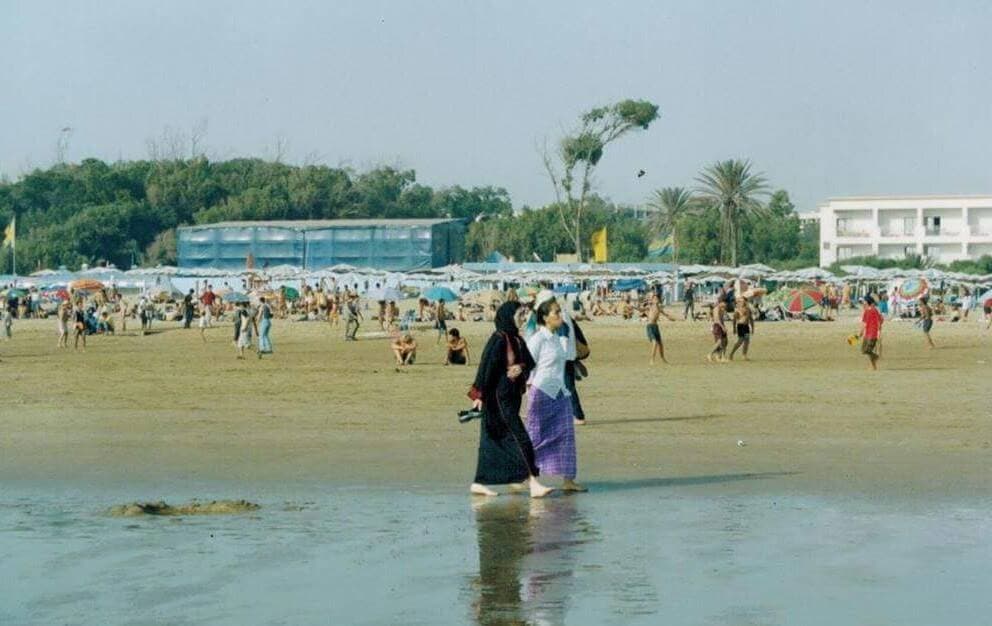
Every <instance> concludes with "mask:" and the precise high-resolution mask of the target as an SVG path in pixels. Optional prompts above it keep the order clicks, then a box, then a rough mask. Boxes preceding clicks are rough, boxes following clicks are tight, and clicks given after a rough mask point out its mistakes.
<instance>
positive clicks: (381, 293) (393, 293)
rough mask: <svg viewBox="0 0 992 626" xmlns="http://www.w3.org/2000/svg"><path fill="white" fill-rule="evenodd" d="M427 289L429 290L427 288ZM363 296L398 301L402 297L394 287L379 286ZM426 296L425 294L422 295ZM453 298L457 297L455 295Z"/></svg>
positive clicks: (383, 300)
mask: <svg viewBox="0 0 992 626" xmlns="http://www.w3.org/2000/svg"><path fill="white" fill-rule="evenodd" d="M428 291H429V290H428ZM448 291H450V289H449V290H448ZM365 297H366V298H368V299H369V300H375V301H377V302H399V301H400V300H402V299H403V292H401V291H400V290H399V289H396V288H395V287H379V288H378V289H369V291H368V293H366V294H365ZM424 297H425V298H427V296H424ZM427 299H428V300H434V299H435V298H427ZM454 299H455V300H457V299H458V297H457V296H456V297H455V298H454Z"/></svg>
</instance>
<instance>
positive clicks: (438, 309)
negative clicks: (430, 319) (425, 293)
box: [434, 300, 448, 343]
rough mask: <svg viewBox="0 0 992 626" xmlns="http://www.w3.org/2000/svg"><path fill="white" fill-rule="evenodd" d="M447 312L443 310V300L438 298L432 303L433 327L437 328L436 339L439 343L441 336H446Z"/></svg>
mask: <svg viewBox="0 0 992 626" xmlns="http://www.w3.org/2000/svg"><path fill="white" fill-rule="evenodd" d="M447 317H448V312H447V311H445V310H444V300H438V301H437V304H436V305H434V327H435V328H437V341H435V342H434V343H441V337H447V336H448V320H447Z"/></svg>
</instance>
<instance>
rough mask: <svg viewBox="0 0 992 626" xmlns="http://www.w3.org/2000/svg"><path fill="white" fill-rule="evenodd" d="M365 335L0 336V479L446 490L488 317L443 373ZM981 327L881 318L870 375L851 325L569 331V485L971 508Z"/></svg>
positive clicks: (985, 343)
mask: <svg viewBox="0 0 992 626" xmlns="http://www.w3.org/2000/svg"><path fill="white" fill-rule="evenodd" d="M134 325H135V326H137V323H136V322H135V324H134ZM373 326H375V327H376V329H377V325H376V324H375V323H374V322H372V323H368V322H367V323H365V324H363V327H362V329H361V330H360V332H359V339H360V340H359V341H357V342H345V341H343V334H344V329H343V326H339V327H336V328H332V327H330V326H329V325H328V324H327V323H326V322H290V321H285V320H276V321H275V325H274V330H273V333H272V336H273V341H274V343H275V349H276V353H275V355H273V356H272V357H271V358H270V357H268V356H267V357H266V358H264V359H262V360H257V359H255V358H254V354H251V356H250V358H249V359H248V360H245V361H239V360H236V359H235V349H234V347H233V346H232V344H231V328H230V324H229V323H220V324H218V325H217V326H216V327H215V328H213V329H209V330H207V332H206V339H207V341H206V342H205V343H204V341H203V340H202V339H201V336H200V333H199V331H198V330H183V329H181V328H179V327H178V324H175V323H169V322H161V323H156V327H155V328H154V332H153V333H152V334H149V335H147V336H139V335H138V333H137V332H134V331H131V330H129V331H128V332H127V333H122V334H120V335H118V336H106V337H104V336H94V337H90V339H89V344H88V347H87V350H86V351H85V352H81V351H80V352H76V351H74V350H72V349H69V350H59V349H57V348H56V345H55V344H56V335H55V322H54V321H53V320H28V321H23V322H17V323H16V325H15V329H14V339H13V341H11V342H8V343H0V358H2V361H0V371H2V373H3V374H2V375H3V380H4V390H5V392H6V393H5V394H4V405H3V408H2V409H0V442H2V448H3V450H4V454H3V455H0V480H29V481H33V480H56V481H61V480H66V479H72V480H81V481H97V482H99V481H111V482H120V481H128V480H136V481H139V480H152V481H154V480H170V481H171V480H177V481H196V480H236V481H285V480H290V481H294V480H307V481H309V480H313V481H329V482H332V483H340V484H378V485H405V486H410V485H423V484H430V485H438V484H440V485H449V486H450V489H452V490H461V489H463V488H465V487H467V484H468V482H470V479H471V477H472V474H473V471H474V467H475V450H476V446H477V442H478V422H473V423H471V424H468V425H460V424H458V422H457V420H456V418H455V414H456V412H457V411H458V410H459V409H463V408H465V407H466V406H467V405H468V400H467V399H466V397H465V393H466V392H467V390H468V388H469V386H470V385H471V382H472V379H473V377H474V374H475V367H474V363H475V361H474V359H475V358H476V357H477V356H478V355H479V353H480V352H481V348H482V346H483V344H484V342H485V339H486V337H487V336H488V334H489V332H490V329H491V328H492V326H491V324H490V323H485V322H474V323H464V322H451V323H449V327H450V326H455V327H458V328H459V329H461V330H462V332H463V334H464V335H465V336H466V337H467V338H468V341H469V344H470V349H471V355H472V357H473V364H472V365H470V366H469V367H459V366H443V365H442V362H443V359H444V350H443V343H442V344H441V345H437V346H435V344H434V339H435V333H434V332H433V331H431V330H429V329H428V330H424V331H421V332H418V333H416V336H417V338H418V341H419V342H420V350H419V353H418V358H417V362H416V364H415V365H413V366H411V367H408V368H404V369H403V370H402V371H399V372H398V371H396V368H395V366H394V363H393V359H392V355H391V354H390V352H389V346H388V339H387V338H386V337H385V336H384V335H381V336H372V337H370V336H367V335H364V333H365V332H367V331H369V332H371V330H372V327H373ZM981 328H982V325H980V324H978V323H975V322H974V321H972V322H968V323H962V324H951V323H939V322H938V324H937V326H936V328H935V330H934V333H933V334H934V338H935V340H936V342H937V345H938V348H937V349H936V350H928V349H926V347H925V346H924V341H923V337H922V334H921V333H920V332H919V331H918V330H917V329H916V328H915V327H914V325H913V324H912V323H910V322H893V323H889V324H886V326H885V330H884V344H883V358H882V360H881V362H880V366H881V370H880V371H878V372H875V373H872V372H869V371H866V366H867V361H866V359H865V358H864V357H863V356H862V355H861V354H860V353H859V352H858V350H857V349H856V348H853V347H851V346H849V345H848V344H847V343H846V342H845V338H846V336H847V335H849V334H851V333H854V332H856V331H857V317H856V314H855V313H854V312H849V313H846V315H845V316H844V317H843V318H842V320H841V321H839V322H825V323H811V322H778V323H759V324H758V325H757V328H756V332H755V335H754V338H753V342H752V348H751V357H752V360H751V361H750V362H739V361H735V362H733V363H728V364H707V363H706V362H705V361H704V356H705V354H706V353H707V352H708V350H709V349H710V347H711V344H710V337H709V325H708V324H706V323H703V322H694V323H690V322H683V321H678V322H664V323H663V324H662V333H663V335H664V339H665V348H666V356H667V357H668V360H669V361H670V365H664V364H658V365H655V366H653V367H649V366H648V364H647V362H648V357H649V345H648V343H647V341H646V339H645V335H644V328H643V325H642V324H639V323H636V322H623V321H621V320H617V319H615V318H610V319H601V318H597V319H596V320H595V321H591V322H586V323H584V324H583V329H584V330H585V332H586V335H587V336H588V339H589V341H590V346H591V350H592V355H591V357H590V358H589V359H588V360H587V361H586V363H587V365H588V368H589V372H590V375H589V378H587V379H586V380H583V381H581V382H580V383H579V390H580V393H581V396H582V401H583V404H584V406H585V408H586V413H587V414H588V416H589V422H588V424H586V425H584V426H580V427H578V428H577V433H578V434H577V437H578V448H579V479H580V480H584V481H588V482H595V481H605V482H613V483H623V482H625V481H653V482H655V483H657V484H658V485H660V486H665V485H671V486H679V487H689V488H691V487H692V485H694V484H696V483H697V482H702V483H708V482H712V481H713V480H720V477H726V480H727V482H728V483H730V484H732V489H734V490H743V491H753V490H759V491H768V490H771V491H787V492H796V493H804V494H817V493H830V492H833V493H838V492H839V493H852V494H878V495H879V496H880V497H896V496H898V495H900V494H904V495H924V496H926V497H933V498H940V497H949V496H953V497H968V496H978V495H984V496H987V495H989V494H990V493H992V488H990V487H992V481H990V480H989V478H988V472H987V467H988V461H989V459H990V458H992V424H990V420H989V419H988V416H989V400H990V398H992V396H990V392H989V386H988V382H989V374H990V372H992V334H990V333H988V332H983V331H982V330H981ZM373 334H375V333H373ZM731 339H733V337H732V338H731ZM739 358H740V357H739V355H738V359H739ZM742 478H747V480H744V479H742ZM230 496H231V497H237V496H238V494H230ZM590 497H594V495H592V496H590Z"/></svg>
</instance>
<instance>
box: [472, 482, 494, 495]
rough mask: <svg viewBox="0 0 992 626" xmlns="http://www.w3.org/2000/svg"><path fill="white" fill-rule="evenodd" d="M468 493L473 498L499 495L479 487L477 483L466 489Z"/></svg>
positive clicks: (481, 486)
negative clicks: (473, 496)
mask: <svg viewBox="0 0 992 626" xmlns="http://www.w3.org/2000/svg"><path fill="white" fill-rule="evenodd" d="M468 491H469V493H471V494H472V495H475V496H489V497H492V496H498V495H499V494H498V493H496V492H495V491H493V490H492V489H490V488H489V487H486V486H485V485H480V484H479V483H472V484H471V485H469V488H468Z"/></svg>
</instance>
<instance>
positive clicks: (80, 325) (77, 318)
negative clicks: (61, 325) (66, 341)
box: [72, 300, 86, 352]
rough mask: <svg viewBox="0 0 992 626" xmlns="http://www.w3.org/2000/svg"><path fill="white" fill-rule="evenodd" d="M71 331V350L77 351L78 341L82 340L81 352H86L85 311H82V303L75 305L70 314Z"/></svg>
mask: <svg viewBox="0 0 992 626" xmlns="http://www.w3.org/2000/svg"><path fill="white" fill-rule="evenodd" d="M72 320H73V323H72V329H73V333H74V336H75V340H74V343H73V348H74V349H75V350H79V340H80V339H82V340H83V352H85V351H86V311H85V310H84V309H83V301H82V300H80V301H79V302H77V303H76V306H75V308H74V309H73V312H72Z"/></svg>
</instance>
